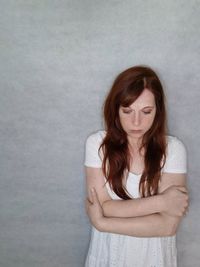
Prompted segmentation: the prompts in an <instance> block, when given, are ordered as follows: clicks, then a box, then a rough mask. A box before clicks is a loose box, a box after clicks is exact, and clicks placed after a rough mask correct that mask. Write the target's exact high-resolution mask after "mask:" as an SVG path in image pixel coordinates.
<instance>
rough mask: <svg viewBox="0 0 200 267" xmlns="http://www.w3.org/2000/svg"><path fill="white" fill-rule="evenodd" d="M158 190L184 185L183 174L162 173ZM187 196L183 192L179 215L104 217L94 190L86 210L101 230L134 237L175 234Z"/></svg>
mask: <svg viewBox="0 0 200 267" xmlns="http://www.w3.org/2000/svg"><path fill="white" fill-rule="evenodd" d="M162 178H163V179H162V182H161V187H160V191H162V190H165V189H166V188H167V187H169V186H171V185H173V184H178V185H185V174H178V175H177V174H163V177H162ZM187 201H188V197H187V195H186V194H185V204H184V206H185V207H182V211H180V216H169V215H167V214H165V213H158V214H153V215H147V216H141V217H137V218H106V217H105V216H103V210H102V208H101V205H100V202H99V201H98V195H97V194H96V191H94V192H93V193H92V195H91V197H90V201H87V212H88V215H89V217H90V220H91V223H92V224H93V225H94V226H95V227H96V228H97V229H98V230H99V231H103V232H111V233H117V234H124V235H131V236H136V237H154V236H171V235H175V233H176V231H177V229H178V225H179V223H180V221H181V217H182V215H183V213H184V211H185V209H186V208H187V205H188V203H187Z"/></svg>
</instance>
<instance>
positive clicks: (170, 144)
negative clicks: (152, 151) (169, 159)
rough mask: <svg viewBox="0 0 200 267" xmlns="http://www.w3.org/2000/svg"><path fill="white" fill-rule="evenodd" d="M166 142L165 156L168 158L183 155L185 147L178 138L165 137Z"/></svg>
mask: <svg viewBox="0 0 200 267" xmlns="http://www.w3.org/2000/svg"><path fill="white" fill-rule="evenodd" d="M166 140H167V155H168V156H169V155H171V154H185V153H186V148H185V145H184V144H183V142H182V141H181V140H180V139H179V138H177V137H175V136H171V135H167V136H166Z"/></svg>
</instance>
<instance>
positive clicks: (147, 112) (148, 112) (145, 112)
mask: <svg viewBox="0 0 200 267" xmlns="http://www.w3.org/2000/svg"><path fill="white" fill-rule="evenodd" d="M143 113H144V114H150V113H151V111H143Z"/></svg>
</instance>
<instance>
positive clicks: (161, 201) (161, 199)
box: [157, 194, 166, 212]
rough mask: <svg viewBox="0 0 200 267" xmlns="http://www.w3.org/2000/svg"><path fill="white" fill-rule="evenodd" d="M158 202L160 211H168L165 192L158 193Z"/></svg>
mask: <svg viewBox="0 0 200 267" xmlns="http://www.w3.org/2000/svg"><path fill="white" fill-rule="evenodd" d="M157 203H158V210H159V212H165V211H166V205H165V199H164V195H163V194H159V195H157Z"/></svg>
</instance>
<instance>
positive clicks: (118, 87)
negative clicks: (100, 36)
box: [99, 66, 166, 199]
mask: <svg viewBox="0 0 200 267" xmlns="http://www.w3.org/2000/svg"><path fill="white" fill-rule="evenodd" d="M144 89H148V90H150V91H151V92H152V93H153V95H154V98H155V104H156V114H155V118H154V121H153V124H152V126H151V128H150V129H149V130H148V131H147V132H146V133H145V134H144V136H143V138H142V145H141V147H140V149H142V148H144V151H145V153H144V165H145V167H144V170H143V173H142V176H141V179H140V183H139V191H140V195H141V197H147V196H151V195H156V194H157V193H158V183H159V180H160V177H161V169H162V167H163V165H164V163H165V159H166V110H165V96H164V92H163V87H162V85H161V82H160V80H159V78H158V76H157V74H156V73H155V72H154V71H153V70H152V69H151V68H149V67H146V66H135V67H131V68H129V69H127V70H125V71H123V72H122V73H120V74H119V75H118V76H117V78H116V79H115V81H114V83H113V85H112V87H111V90H110V92H109V93H108V95H107V97H106V100H105V103H104V107H103V113H104V123H105V130H106V135H105V138H104V139H103V142H102V144H101V146H100V148H99V152H100V149H102V151H103V163H102V169H103V173H104V175H105V177H106V180H107V182H108V183H109V185H110V187H111V188H112V190H113V191H114V192H115V193H116V194H117V195H118V196H119V197H120V198H122V199H131V197H130V195H129V194H128V191H127V190H126V188H125V186H124V185H123V181H124V178H127V175H128V171H129V170H130V152H129V148H128V140H127V135H126V132H125V131H124V130H123V128H122V126H121V123H120V119H119V108H120V106H124V107H128V106H130V105H131V104H132V103H133V102H134V101H135V100H136V99H137V98H138V97H139V96H140V95H141V93H142V92H143V90H144Z"/></svg>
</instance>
